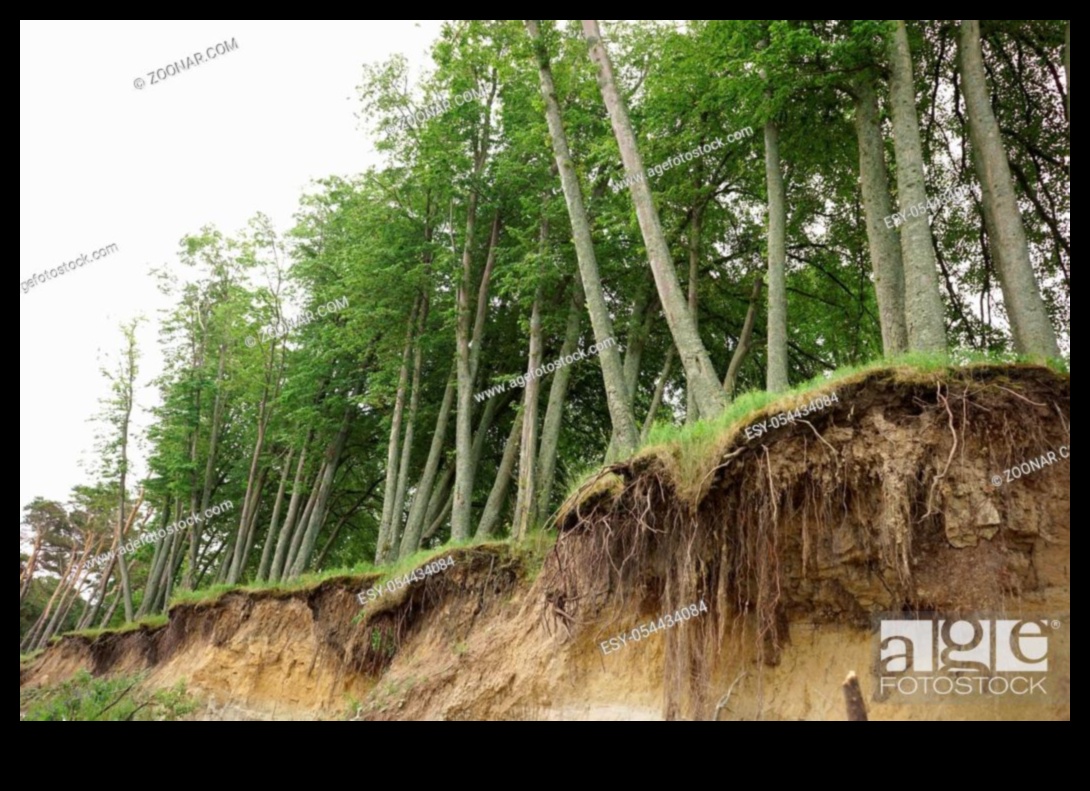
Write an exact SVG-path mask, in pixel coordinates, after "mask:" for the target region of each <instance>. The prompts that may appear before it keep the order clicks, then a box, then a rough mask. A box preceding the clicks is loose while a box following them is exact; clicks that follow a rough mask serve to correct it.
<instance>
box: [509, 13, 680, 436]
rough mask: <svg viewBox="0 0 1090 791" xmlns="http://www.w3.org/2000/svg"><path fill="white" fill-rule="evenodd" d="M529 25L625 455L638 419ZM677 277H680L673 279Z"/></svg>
mask: <svg viewBox="0 0 1090 791" xmlns="http://www.w3.org/2000/svg"><path fill="white" fill-rule="evenodd" d="M524 21H525V23H526V29H527V31H528V32H529V34H530V38H531V39H532V40H533V44H534V48H535V51H536V53H537V61H538V72H539V76H540V79H541V94H542V97H543V98H544V100H545V116H546V121H547V122H548V125H549V134H550V136H551V137H552V145H553V155H554V156H555V158H556V165H557V169H558V170H559V173H560V183H561V186H562V188H563V190H564V199H565V202H566V203H567V207H568V216H569V218H570V220H571V226H572V237H573V241H574V243H575V253H576V258H577V259H578V261H579V272H580V276H581V277H582V280H583V289H584V291H585V292H586V297H587V310H588V312H589V313H590V322H591V326H592V328H593V329H594V338H595V341H596V342H597V343H598V344H600V345H602V346H603V349H602V351H601V352H600V353H599V355H598V361H599V364H600V365H601V367H602V379H603V380H604V382H605V390H606V405H607V407H608V408H609V417H610V421H611V423H612V425H613V435H614V436H615V437H616V440H617V453H618V455H619V456H621V457H626V456H629V455H631V454H632V453H633V452H635V450H636V447H637V445H638V444H639V435H638V433H637V431H636V418H635V416H634V415H633V414H632V402H631V399H629V398H628V394H627V392H626V388H625V385H624V367H623V365H622V364H621V354H620V352H619V351H618V350H617V347H616V345H615V344H614V343H613V341H614V340H615V339H614V336H613V319H612V318H611V317H610V312H609V305H608V304H607V303H606V298H605V291H604V289H603V288H602V277H601V274H600V272H599V271H598V258H597V256H596V255H595V252H594V239H593V237H592V236H591V232H590V220H589V218H588V216H587V210H586V206H585V205H584V203H583V187H582V185H581V184H580V183H579V175H578V173H577V171H576V169H575V162H574V161H573V160H572V156H571V150H570V149H569V148H568V136H567V133H566V132H565V131H564V121H563V118H562V117H561V113H560V101H559V99H558V98H557V93H556V84H555V83H554V82H553V74H552V67H551V66H550V64H549V55H548V52H547V51H546V49H545V43H544V41H543V40H542V38H541V30H540V27H539V25H538V20H534V19H527V20H524ZM675 279H676V278H675Z"/></svg>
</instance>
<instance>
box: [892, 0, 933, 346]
mask: <svg viewBox="0 0 1090 791" xmlns="http://www.w3.org/2000/svg"><path fill="white" fill-rule="evenodd" d="M894 24H895V27H894V30H893V32H892V34H891V35H890V41H889V59H890V72H891V76H890V85H889V91H890V109H891V112H892V115H893V141H894V147H895V148H896V151H897V197H898V203H899V204H900V207H901V213H902V215H903V216H904V223H903V225H901V249H902V252H903V256H904V268H905V292H906V295H905V313H906V322H907V324H908V344H909V348H910V349H911V350H912V351H914V352H929V353H943V354H944V353H945V352H946V319H945V310H946V309H945V307H944V306H943V303H942V294H941V292H940V290H939V273H938V259H937V258H936V256H935V245H934V241H933V239H932V236H931V220H930V215H929V213H928V210H927V206H928V198H927V181H926V178H925V177H924V167H923V165H924V158H923V143H922V142H921V140H920V122H919V115H918V114H917V112H916V78H915V72H914V69H913V65H912V47H911V46H910V44H909V40H908V27H907V26H906V25H905V21H904V20H903V19H898V20H896V21H895V23H894Z"/></svg>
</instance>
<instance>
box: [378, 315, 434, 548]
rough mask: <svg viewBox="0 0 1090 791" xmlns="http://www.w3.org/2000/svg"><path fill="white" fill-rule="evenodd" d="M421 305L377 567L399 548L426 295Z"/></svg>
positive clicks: (421, 361) (413, 436) (417, 400)
mask: <svg viewBox="0 0 1090 791" xmlns="http://www.w3.org/2000/svg"><path fill="white" fill-rule="evenodd" d="M423 302H424V304H423V307H422V308H421V310H420V318H419V320H418V327H417V332H416V342H415V346H416V348H415V349H414V350H413V380H412V386H411V387H410V396H409V416H408V419H407V420H406V421H405V439H404V441H403V442H402V444H401V468H400V469H399V470H398V473H397V491H396V492H395V493H394V511H393V519H392V520H391V521H390V526H389V532H388V533H387V539H386V543H385V544H384V545H381V552H380V555H381V557H380V558H379V562H380V563H389V562H391V561H392V560H393V559H394V555H395V554H396V553H397V550H398V548H399V547H400V545H401V528H402V525H403V524H404V522H405V493H406V492H407V491H408V489H409V472H410V470H411V469H412V457H413V442H415V440H416V415H417V413H418V412H419V411H420V377H421V372H422V371H423V368H424V328H425V325H426V324H427V322H428V307H429V302H428V296H427V294H425V295H424V297H423Z"/></svg>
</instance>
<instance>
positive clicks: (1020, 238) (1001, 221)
mask: <svg viewBox="0 0 1090 791" xmlns="http://www.w3.org/2000/svg"><path fill="white" fill-rule="evenodd" d="M959 45H960V58H961V90H962V93H963V94H964V96H965V109H966V111H967V114H968V117H969V136H970V138H971V140H972V145H973V163H974V164H975V166H976V172H977V177H978V178H979V179H980V186H981V191H982V192H983V195H984V199H983V204H984V221H985V225H986V227H987V229H988V236H989V237H990V238H991V243H992V244H991V246H992V251H993V257H994V259H995V263H996V269H997V270H998V271H999V282H1000V285H1001V286H1002V287H1003V301H1004V303H1005V305H1006V308H1007V314H1008V315H1009V316H1010V321H1011V330H1012V332H1013V333H1014V343H1015V347H1016V348H1017V349H1018V351H1019V352H1020V353H1022V354H1024V355H1026V356H1027V357H1030V358H1033V359H1036V360H1039V361H1044V360H1048V359H1050V358H1051V359H1059V358H1060V345H1059V343H1058V342H1057V340H1056V331H1055V330H1054V329H1053V327H1052V322H1051V320H1050V319H1049V317H1048V310H1047V309H1046V308H1045V302H1044V300H1043V299H1042V298H1041V289H1040V286H1039V285H1038V283H1037V277H1036V275H1035V274H1034V272H1033V262H1032V261H1031V260H1030V256H1029V243H1028V241H1027V240H1026V229H1025V226H1023V225H1022V213H1021V212H1020V211H1019V209H1018V196H1017V194H1016V193H1015V190H1014V180H1013V178H1012V177H1011V169H1010V164H1009V163H1008V161H1007V151H1006V149H1005V148H1004V146H1003V138H1002V136H1001V134H1000V131H999V123H998V122H997V121H996V118H995V113H994V112H992V105H991V100H990V97H989V94H988V82H987V78H986V77H985V74H984V53H983V51H982V49H981V45H980V20H978V19H966V20H963V21H962V23H961V37H960V39H959Z"/></svg>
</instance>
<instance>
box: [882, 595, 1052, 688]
mask: <svg viewBox="0 0 1090 791" xmlns="http://www.w3.org/2000/svg"><path fill="white" fill-rule="evenodd" d="M1060 627H1061V624H1060V622H1059V621H1049V620H1044V619H1037V618H1033V619H1025V620H1011V619H998V618H981V617H972V616H966V617H958V618H942V617H935V618H931V619H921V620H913V621H903V620H883V621H881V625H880V641H881V642H880V645H879V658H878V668H879V682H878V688H879V696H880V697H882V698H888V697H890V696H897V697H899V698H901V699H902V700H903V701H904V702H913V701H916V700H920V699H923V698H926V699H929V700H950V699H952V698H954V699H956V698H961V699H966V698H969V697H979V696H989V697H1006V696H1011V697H1016V698H1031V697H1032V698H1039V699H1046V698H1047V696H1048V695H1049V687H1048V682H1049V681H1050V677H1049V669H1050V668H1049V651H1050V648H1051V639H1052V637H1053V634H1054V633H1055V632H1056V631H1058V630H1059V629H1060Z"/></svg>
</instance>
